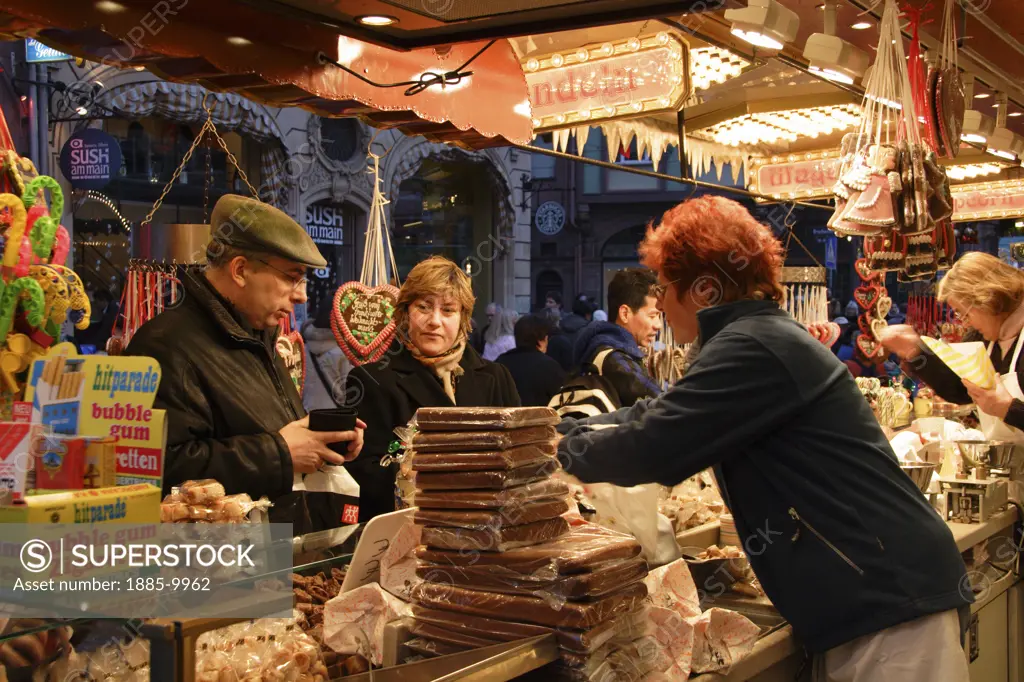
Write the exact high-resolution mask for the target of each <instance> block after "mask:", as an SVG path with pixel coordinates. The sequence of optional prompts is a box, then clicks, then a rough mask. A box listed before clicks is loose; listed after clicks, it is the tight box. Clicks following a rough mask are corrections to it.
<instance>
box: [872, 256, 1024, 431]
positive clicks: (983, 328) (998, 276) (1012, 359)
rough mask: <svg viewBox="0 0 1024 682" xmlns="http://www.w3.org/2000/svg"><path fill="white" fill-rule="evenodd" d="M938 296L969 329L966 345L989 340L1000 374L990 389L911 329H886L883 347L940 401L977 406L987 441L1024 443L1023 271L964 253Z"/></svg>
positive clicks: (993, 260)
mask: <svg viewBox="0 0 1024 682" xmlns="http://www.w3.org/2000/svg"><path fill="white" fill-rule="evenodd" d="M938 298H939V300H940V301H942V302H943V303H946V304H948V305H949V306H950V307H951V308H952V309H953V311H954V312H955V313H956V315H957V317H958V318H959V319H960V320H961V321H962V322H963V323H964V325H965V326H967V328H968V334H967V335H966V336H965V338H964V341H981V340H984V341H986V342H988V346H987V348H986V350H987V351H988V355H989V358H990V359H991V360H992V365H993V366H994V367H995V369H996V374H997V375H999V376H998V379H999V380H998V381H997V382H996V385H995V387H994V388H992V389H985V388H982V387H981V386H977V385H975V384H972V383H971V382H969V381H966V380H962V379H960V377H958V376H957V375H956V374H955V373H954V372H953V370H951V369H950V368H949V367H948V366H946V364H945V363H943V362H942V360H940V359H939V358H938V356H936V355H935V353H933V352H932V351H931V350H930V349H929V348H928V346H926V345H925V344H924V343H922V341H921V338H920V337H919V336H918V335H917V332H915V331H914V329H913V328H912V327H910V326H909V325H897V326H893V327H888V328H887V329H886V330H885V332H883V334H882V339H881V340H882V344H883V345H884V346H885V347H886V348H887V349H888V350H890V351H891V352H893V353H896V354H897V355H898V356H899V357H900V359H902V360H903V361H904V366H905V367H906V368H907V370H908V371H909V372H910V373H912V374H913V375H915V376H916V377H917V378H918V379H920V380H921V381H923V382H925V383H926V384H928V385H929V386H931V387H932V388H933V389H934V390H935V392H936V393H937V394H938V395H939V397H940V398H942V399H943V400H945V401H947V402H951V403H958V404H961V405H966V404H969V403H972V402H973V403H975V404H976V405H977V406H978V409H979V410H980V412H981V415H980V416H981V427H982V431H984V432H985V436H986V437H987V438H989V439H992V440H1004V441H1006V440H1009V441H1014V442H1019V443H1024V392H1022V390H1021V385H1022V383H1024V382H1022V376H1021V372H1024V354H1022V353H1021V351H1022V349H1024V334H1022V333H1021V332H1022V331H1024V272H1021V271H1020V270H1018V269H1017V268H1015V267H1013V266H1011V265H1007V264H1006V263H1004V262H1003V261H1001V260H999V259H998V258H996V257H995V256H992V255H989V254H987V253H981V252H978V251H975V252H971V253H967V254H964V256H963V257H962V258H960V260H958V261H957V262H956V263H955V264H954V265H953V267H952V269H950V271H949V272H948V273H946V276H945V277H943V278H942V280H941V281H940V282H939V294H938Z"/></svg>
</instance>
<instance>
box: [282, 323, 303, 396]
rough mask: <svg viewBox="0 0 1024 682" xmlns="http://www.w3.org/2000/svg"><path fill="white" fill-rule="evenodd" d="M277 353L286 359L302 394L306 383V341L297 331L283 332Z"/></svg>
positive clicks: (291, 374)
mask: <svg viewBox="0 0 1024 682" xmlns="http://www.w3.org/2000/svg"><path fill="white" fill-rule="evenodd" d="M276 349H277V354H278V355H279V356H281V359H282V360H284V365H285V367H287V368H288V375H289V376H290V377H291V379H292V383H293V384H295V390H297V391H298V392H299V395H300V396H301V395H302V390H303V388H304V387H305V385H306V342H305V340H303V338H302V334H300V333H299V332H297V331H293V332H288V333H287V334H281V335H280V336H279V337H277V345H276Z"/></svg>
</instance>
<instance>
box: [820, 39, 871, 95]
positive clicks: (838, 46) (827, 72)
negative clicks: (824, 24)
mask: <svg viewBox="0 0 1024 682" xmlns="http://www.w3.org/2000/svg"><path fill="white" fill-rule="evenodd" d="M804 59H806V60H807V61H808V62H810V66H809V69H810V70H811V71H812V72H814V73H816V74H817V75H819V76H821V77H822V78H827V79H828V80H830V81H835V82H837V83H845V84H846V85H853V81H855V80H856V79H858V78H861V77H863V76H864V72H865V71H866V70H867V68H868V64H870V63H871V57H870V56H869V55H868V53H867V52H864V51H863V50H860V49H858V48H856V47H854V46H853V45H852V44H850V43H848V42H846V41H845V40H843V39H842V38H840V37H839V36H833V35H827V34H825V33H812V34H811V35H810V37H808V38H807V45H806V46H805V47H804Z"/></svg>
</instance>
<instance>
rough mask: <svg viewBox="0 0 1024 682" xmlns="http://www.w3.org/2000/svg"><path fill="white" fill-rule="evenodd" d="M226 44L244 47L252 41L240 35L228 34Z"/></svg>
mask: <svg viewBox="0 0 1024 682" xmlns="http://www.w3.org/2000/svg"><path fill="white" fill-rule="evenodd" d="M228 44H230V45H236V46H238V47H245V46H246V45H252V41H251V40H249V39H248V38H243V37H242V36H228Z"/></svg>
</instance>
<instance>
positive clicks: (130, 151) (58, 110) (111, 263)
mask: <svg viewBox="0 0 1024 682" xmlns="http://www.w3.org/2000/svg"><path fill="white" fill-rule="evenodd" d="M40 71H41V72H42V74H43V77H45V79H46V83H47V84H48V86H49V87H43V86H40V87H39V91H40V92H47V93H48V94H49V95H50V96H51V101H56V102H57V103H56V104H55V105H54V106H51V108H50V109H51V110H50V114H49V116H48V118H47V125H48V129H49V144H48V145H47V149H46V155H47V158H48V160H49V164H50V165H49V167H50V168H51V169H53V175H54V177H56V178H57V179H58V180H59V181H61V183H62V184H63V185H64V186H65V189H66V195H67V196H68V197H73V198H74V200H69V201H67V202H66V207H67V208H66V212H65V216H64V218H63V224H64V225H65V226H66V227H68V228H69V229H71V230H72V231H73V234H74V243H75V248H74V251H73V254H74V256H75V258H76V260H77V261H78V262H76V268H78V269H79V271H80V272H82V275H83V278H84V279H85V281H86V284H87V286H88V287H89V288H90V289H91V290H97V289H100V288H106V289H107V290H108V291H109V292H110V293H111V295H112V296H114V297H115V299H116V297H118V296H120V288H121V285H122V284H123V278H124V274H123V273H124V272H125V270H126V268H127V267H128V263H129V259H130V258H132V257H151V258H158V254H156V253H154V252H152V251H151V250H150V251H148V250H147V249H148V248H149V246H151V243H152V242H155V241H157V240H156V239H155V238H154V237H153V234H151V233H147V232H146V231H145V230H143V229H140V226H141V225H142V223H143V222H144V221H145V219H146V217H147V215H148V214H149V213H150V211H151V210H152V209H153V206H154V203H155V202H156V201H157V200H158V198H160V197H162V198H163V201H162V204H161V206H160V208H159V210H157V211H156V212H155V213H154V215H153V219H152V227H151V229H152V230H159V229H160V226H161V225H170V224H182V223H183V224H201V223H206V222H208V214H209V211H210V210H211V209H212V206H213V204H214V203H216V200H217V199H218V198H219V197H220V196H221V195H223V194H225V193H240V194H248V193H250V190H249V188H248V186H247V184H246V182H248V183H249V184H250V185H252V187H253V188H255V189H256V190H257V192H258V193H259V195H260V196H261V198H262V199H263V200H264V201H268V202H270V203H273V204H275V205H277V206H278V207H279V208H281V209H282V210H284V211H285V212H287V213H289V214H290V215H292V216H293V217H294V218H295V219H296V220H297V221H298V222H299V223H300V224H301V225H303V226H305V227H306V229H307V230H308V231H309V233H310V235H311V236H312V237H313V239H314V241H316V242H317V244H318V246H319V247H320V250H321V252H322V253H323V254H324V256H325V257H326V258H327V260H328V267H326V268H324V269H322V270H317V271H315V272H313V273H311V278H310V279H311V287H310V289H309V295H310V302H309V305H308V306H307V310H305V311H302V314H304V315H305V314H310V315H311V314H313V312H314V311H315V309H316V307H317V306H318V305H320V304H321V303H322V302H323V301H325V300H327V299H328V298H329V297H330V296H331V295H332V294H333V292H334V290H335V289H336V288H337V287H338V285H340V284H342V283H344V282H346V281H351V280H358V279H359V277H360V272H361V269H362V264H363V249H364V246H365V234H366V226H367V220H368V216H369V214H370V208H371V205H372V198H373V192H374V186H373V174H372V173H371V172H370V167H371V164H370V159H369V158H368V156H367V152H368V150H369V149H371V147H370V143H371V139H372V140H373V145H372V151H373V153H374V154H376V155H377V156H378V157H379V178H380V180H379V182H380V185H379V187H380V190H381V192H382V193H383V196H384V198H385V199H386V202H387V203H386V204H385V205H384V210H383V216H384V220H385V221H386V223H387V225H388V227H389V229H390V231H391V237H392V244H393V246H394V254H395V260H396V261H397V264H398V273H399V277H400V278H404V276H405V275H406V274H407V273H408V271H409V270H410V269H411V268H412V266H413V265H415V263H417V262H419V261H420V260H422V259H423V258H425V257H428V256H430V255H435V254H437V255H443V256H447V257H449V258H451V259H453V260H455V261H456V262H458V263H459V264H460V266H462V267H463V268H464V269H465V271H466V272H467V273H468V274H469V275H470V276H471V277H472V278H473V280H474V290H475V292H476V294H477V299H478V304H477V310H476V313H477V314H478V315H479V316H482V315H483V310H484V308H485V307H486V304H487V303H488V302H490V301H496V302H498V303H501V304H502V305H504V306H510V307H515V308H517V309H520V310H524V311H525V310H527V309H528V308H529V305H530V284H531V272H530V238H531V233H530V229H529V221H530V206H529V205H528V204H527V203H524V202H523V201H522V198H521V194H522V191H523V190H522V187H523V185H524V183H526V184H528V183H529V178H530V172H531V168H530V158H529V157H530V155H529V154H527V153H523V152H520V151H518V150H514V149H489V150H485V151H479V152H476V151H465V150H461V149H456V148H453V147H450V146H447V145H444V144H438V143H432V142H430V141H428V140H426V139H424V138H421V137H409V136H406V135H403V134H402V133H400V132H397V131H391V130H384V131H380V132H379V133H377V134H376V137H374V134H375V132H376V131H375V130H374V129H372V128H370V127H368V126H366V125H365V124H363V123H361V122H360V121H358V120H356V119H324V118H321V117H318V116H314V115H311V114H309V113H308V112H306V111H304V110H301V109H298V108H285V109H279V108H274V107H268V106H265V105H262V104H257V103H254V102H251V101H249V100H246V99H244V98H241V97H238V96H236V95H232V94H229V93H208V92H207V91H205V90H203V89H202V88H200V87H198V86H194V85H182V84H177V83H171V82H167V81H162V80H159V79H156V78H154V77H153V76H152V74H149V73H148V72H144V71H134V70H122V69H116V68H113V67H110V66H105V65H102V64H93V63H89V62H86V63H84V64H81V65H79V64H76V63H74V62H72V61H66V62H55V63H51V64H49V65H46V66H41V67H40ZM40 96H41V95H40ZM208 110H209V111H208ZM208 115H212V117H213V122H214V123H215V124H216V126H217V130H218V132H219V134H220V135H221V137H222V138H223V140H224V143H225V147H226V148H222V147H221V146H220V144H219V143H217V142H215V141H211V140H210V139H206V140H204V141H201V142H200V143H199V144H198V145H196V146H194V148H193V141H194V139H195V136H196V135H197V134H198V133H199V131H200V130H201V129H202V126H203V124H204V122H205V121H206V119H207V116H208ZM83 128H101V129H103V130H104V131H105V132H107V133H108V134H109V135H111V136H113V137H114V138H115V139H116V140H117V141H118V143H119V145H120V148H121V152H122V161H121V168H120V171H119V173H118V175H117V177H116V178H114V179H112V181H111V182H110V183H109V184H108V185H107V186H106V187H104V188H103V189H101V190H97V191H93V192H84V191H82V190H75V191H72V190H71V188H70V186H69V185H68V184H67V181H66V179H65V178H63V177H62V176H61V174H60V172H59V171H58V170H57V169H58V167H59V166H58V162H57V161H58V159H59V156H60V152H61V149H62V148H63V146H64V145H65V143H66V142H67V141H68V139H69V137H70V136H71V135H72V134H74V133H75V132H76V131H79V130H81V129H83ZM190 149H191V158H190V159H189V161H188V162H187V163H186V164H185V166H184V167H183V168H181V170H180V173H179V175H178V177H177V181H176V182H175V183H174V184H173V185H172V187H171V188H170V191H169V192H167V193H166V195H163V193H162V192H163V189H164V186H165V184H166V183H167V182H168V181H169V180H170V179H171V178H172V177H173V175H174V172H175V170H176V169H178V166H179V164H181V162H182V159H183V158H184V157H185V155H186V154H187V153H189V151H190ZM19 152H21V153H22V154H24V155H28V149H24V150H22V149H19Z"/></svg>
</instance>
